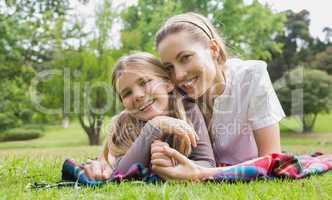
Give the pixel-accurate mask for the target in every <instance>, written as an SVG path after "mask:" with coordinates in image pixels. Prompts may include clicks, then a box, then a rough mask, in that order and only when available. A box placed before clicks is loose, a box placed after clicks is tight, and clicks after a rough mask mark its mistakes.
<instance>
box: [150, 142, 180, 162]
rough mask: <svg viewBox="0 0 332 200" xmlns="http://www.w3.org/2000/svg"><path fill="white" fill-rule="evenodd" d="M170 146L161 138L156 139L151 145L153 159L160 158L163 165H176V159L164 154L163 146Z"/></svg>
mask: <svg viewBox="0 0 332 200" xmlns="http://www.w3.org/2000/svg"><path fill="white" fill-rule="evenodd" d="M164 146H165V147H169V145H168V144H167V143H166V142H162V141H161V140H155V141H154V142H153V143H152V145H151V160H155V159H160V166H162V167H174V166H175V165H176V164H175V162H174V159H171V158H170V157H168V156H166V155H164V154H163V153H162V152H161V151H162V149H163V147H164Z"/></svg>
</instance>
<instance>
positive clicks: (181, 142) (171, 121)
mask: <svg viewBox="0 0 332 200" xmlns="http://www.w3.org/2000/svg"><path fill="white" fill-rule="evenodd" d="M149 123H150V124H151V125H152V126H154V127H156V128H158V129H160V130H161V131H162V132H163V133H165V134H170V135H173V139H174V140H175V148H176V149H177V150H178V151H179V152H181V153H182V154H184V155H185V156H188V155H189V154H190V153H191V146H193V147H196V146H197V140H198V139H199V138H198V136H197V134H196V132H195V130H194V128H193V127H192V126H190V125H189V124H188V123H187V122H185V121H183V120H180V119H176V118H173V117H168V116H158V117H155V118H153V119H152V120H150V121H149Z"/></svg>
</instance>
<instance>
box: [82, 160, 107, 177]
mask: <svg viewBox="0 0 332 200" xmlns="http://www.w3.org/2000/svg"><path fill="white" fill-rule="evenodd" d="M83 169H84V173H85V174H86V175H87V177H88V178H89V179H90V180H106V179H109V178H110V177H111V175H112V168H111V166H110V165H109V164H108V163H107V162H106V161H104V160H93V161H91V162H89V163H87V164H85V165H84V166H83Z"/></svg>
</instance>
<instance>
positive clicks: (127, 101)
mask: <svg viewBox="0 0 332 200" xmlns="http://www.w3.org/2000/svg"><path fill="white" fill-rule="evenodd" d="M132 104H133V103H132V101H131V99H130V98H125V99H124V100H123V101H122V105H123V107H125V108H126V109H130V108H132V107H133V106H132Z"/></svg>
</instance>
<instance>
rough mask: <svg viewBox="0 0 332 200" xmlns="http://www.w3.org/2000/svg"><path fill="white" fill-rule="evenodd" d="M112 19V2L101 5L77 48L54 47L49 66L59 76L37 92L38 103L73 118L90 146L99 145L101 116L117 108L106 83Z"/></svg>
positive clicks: (110, 64)
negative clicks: (89, 31) (55, 51)
mask: <svg viewBox="0 0 332 200" xmlns="http://www.w3.org/2000/svg"><path fill="white" fill-rule="evenodd" d="M114 15H115V13H113V11H112V1H111V0H105V1H103V3H102V4H100V5H99V7H98V10H96V16H97V17H96V21H95V25H96V28H95V29H94V32H93V33H90V34H88V35H85V34H83V35H82V37H81V38H79V40H80V42H79V43H80V44H81V45H79V46H78V47H76V46H68V47H66V48H63V47H62V45H60V46H58V48H57V53H56V55H55V56H54V59H53V60H52V61H51V62H50V63H49V65H50V66H52V68H53V69H57V70H58V72H59V73H58V75H56V76H53V77H52V78H51V79H50V80H48V81H45V82H44V83H42V85H41V88H40V91H41V93H43V94H44V98H43V99H42V102H41V103H42V104H43V105H45V107H47V108H49V109H51V108H53V109H56V110H57V111H56V112H57V113H60V114H61V115H62V116H63V117H68V116H75V117H77V118H78V121H79V123H80V125H81V126H82V128H83V130H84V131H85V133H86V134H87V136H88V138H89V144H90V145H98V144H100V133H101V128H102V124H103V119H104V116H105V115H106V114H114V113H115V112H116V111H117V108H118V105H117V99H116V95H114V93H113V91H112V88H111V81H110V76H111V66H112V64H113V63H114V59H113V53H114V52H113V50H112V47H110V39H111V36H110V30H111V28H112V24H113V20H114V18H115V16H114ZM78 27H79V28H78V29H79V31H78V32H83V30H82V29H81V28H82V26H80V25H78ZM91 37H92V39H91ZM59 40H60V41H62V39H59ZM83 41H84V42H85V43H84V42H83ZM60 44H62V42H60ZM59 108H61V109H60V110H59Z"/></svg>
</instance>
